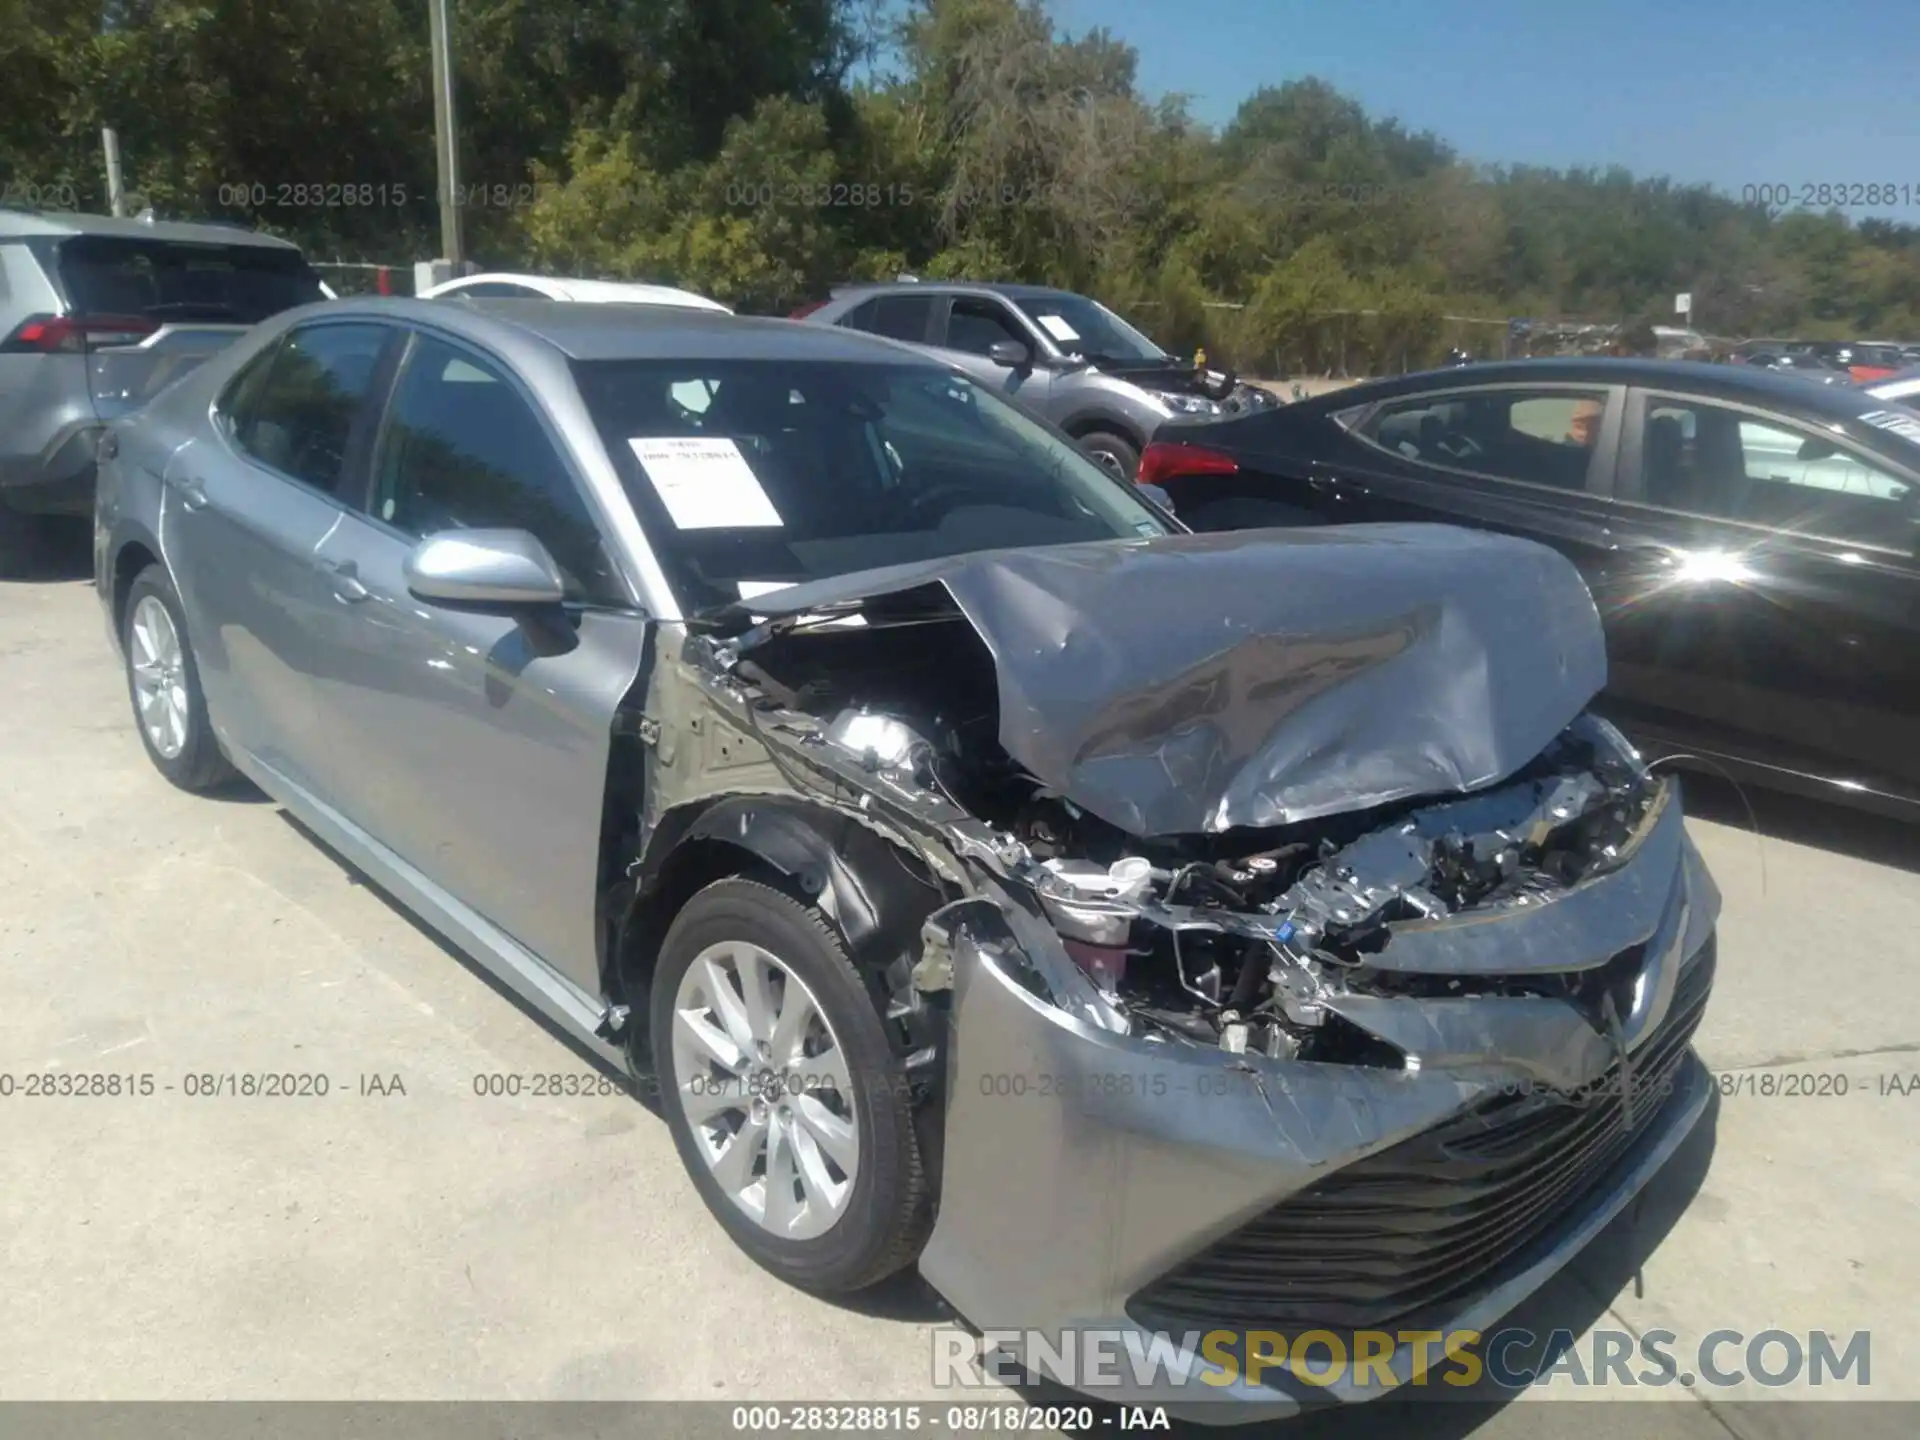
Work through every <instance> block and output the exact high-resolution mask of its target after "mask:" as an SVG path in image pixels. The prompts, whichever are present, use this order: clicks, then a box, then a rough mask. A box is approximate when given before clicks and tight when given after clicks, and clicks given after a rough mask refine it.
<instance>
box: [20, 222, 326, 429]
mask: <svg viewBox="0 0 1920 1440" xmlns="http://www.w3.org/2000/svg"><path fill="white" fill-rule="evenodd" d="M53 257H54V258H53V266H54V273H55V274H56V276H57V277H58V280H59V284H60V287H61V290H62V291H63V292H64V296H65V300H66V304H67V309H68V313H69V314H71V315H74V316H78V317H105V318H119V319H124V320H127V321H131V322H135V323H134V324H132V325H130V326H129V327H128V328H129V331H130V332H131V333H129V334H128V335H127V337H126V339H125V340H124V341H121V342H119V343H110V344H98V343H96V344H95V346H94V347H93V349H92V350H91V353H90V354H89V356H88V366H87V384H88V389H89V391H90V393H91V395H92V398H93V408H94V413H95V414H96V415H97V416H98V417H99V418H100V419H102V420H111V419H114V418H115V417H117V416H120V415H124V414H126V413H127V412H128V411H131V410H134V409H136V408H138V407H139V406H140V405H142V404H144V403H145V402H146V401H147V400H148V399H149V398H151V397H152V396H153V395H155V394H157V393H158V392H159V391H160V390H162V389H163V388H165V387H166V386H167V385H169V384H171V383H172V382H173V381H174V380H177V379H179V378H180V377H181V376H182V375H184V374H186V373H187V372H188V371H190V370H192V369H193V368H194V367H195V366H197V365H199V364H200V363H201V362H202V361H204V360H206V359H207V358H208V357H209V356H211V355H216V354H218V353H219V352H220V351H221V350H224V349H225V348H226V347H227V346H228V345H230V344H232V343H233V341H234V340H235V339H237V338H238V337H239V336H241V335H243V334H245V333H246V331H247V330H248V328H249V327H251V326H253V325H256V324H258V323H259V322H260V321H262V320H265V319H267V318H269V317H270V316H273V315H277V314H279V313H280V312H281V311H283V310H289V309H291V308H293V307H294V306H296V305H305V304H309V303H311V302H313V301H316V300H320V299H322V298H323V295H322V292H321V290H320V282H319V277H318V276H316V275H315V274H314V273H313V270H312V269H311V268H310V267H309V266H308V265H307V263H306V261H305V260H304V259H302V258H301V256H300V253H299V252H298V251H297V250H293V249H290V248H283V247H280V246H266V245H246V244H236V245H219V244H202V243H187V242H181V241H173V240H160V239H151V240H150V239H145V238H139V237H135V238H127V237H122V236H108V235H76V236H73V237H71V238H69V239H65V240H61V241H59V242H58V244H57V246H56V247H54V249H53Z"/></svg>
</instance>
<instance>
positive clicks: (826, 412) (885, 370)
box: [574, 360, 1167, 614]
mask: <svg viewBox="0 0 1920 1440" xmlns="http://www.w3.org/2000/svg"><path fill="white" fill-rule="evenodd" d="M574 375H575V378H576V380H577V382H578V384H579V386H580V392H581V395H582V396H583V398H584V399H585V400H586V403H587V408H588V410H589V411H590V412H591V413H592V415H593V419H594V423H595V424H596V425H597V426H598V427H599V429H600V434H601V437H602V438H603V439H604V440H605V442H606V446H607V450H608V452H609V453H610V454H611V455H612V456H613V458H614V463H615V464H616V465H617V466H618V467H619V470H620V475H621V479H622V480H623V481H624V483H625V485H626V489H627V493H628V495H629V496H630V497H631V499H632V501H633V505H634V508H635V510H636V511H637V512H638V513H639V516H640V520H641V523H642V525H644V526H645V528H646V531H647V535H648V538H649V539H650V540H651V541H652V544H653V548H654V553H655V554H656V556H657V557H658V558H659V561H660V564H661V567H662V569H664V570H665V572H666V576H667V580H668V583H669V584H670V585H672V587H673V589H674V591H675V593H676V594H677V596H678V597H679V600H680V604H681V608H682V611H683V612H684V613H686V614H697V613H699V612H701V611H704V610H710V609H714V608H716V607H719V606H722V605H727V604H731V603H733V602H735V601H738V600H742V599H748V598H751V597H752V596H753V595H755V594H759V593H763V592H764V591H767V590H770V589H776V588H778V587H780V586H782V585H791V584H797V583H800V582H802V581H808V580H824V579H827V578H829V577H831V576H836V575H845V574H850V573H852V572H853V571H856V570H869V569H874V568H876V567H879V566H884V565H899V564H906V563H909V562H912V561H916V560H929V559H934V558H937V557H940V556H947V555H959V554H964V553H967V552H969V551H974V550H993V549H1001V548H1006V547H1013V546H1025V545H1059V544H1069V543H1072V542H1075V541H1085V540H1112V539H1121V538H1127V537H1132V536H1138V535H1159V534H1163V533H1165V532H1166V529H1167V526H1166V525H1165V524H1164V523H1163V522H1162V521H1161V520H1160V519H1159V518H1158V516H1157V515H1156V514H1155V512H1154V511H1153V510H1151V509H1150V508H1148V507H1147V506H1146V505H1144V504H1143V503H1141V501H1140V500H1139V499H1138V498H1136V497H1135V496H1134V494H1133V492H1132V491H1131V490H1130V489H1129V488H1127V487H1126V486H1124V485H1122V484H1120V483H1119V482H1118V481H1116V480H1114V479H1112V478H1110V477H1109V476H1108V475H1107V473H1106V472H1105V471H1103V470H1102V469H1100V467H1099V466H1097V465H1095V464H1094V463H1093V462H1092V461H1090V460H1088V459H1087V458H1086V457H1085V456H1083V455H1081V454H1080V452H1079V451H1078V450H1077V449H1075V448H1074V447H1073V446H1072V445H1071V444H1068V443H1067V442H1065V441H1062V440H1060V439H1058V438H1057V437H1056V436H1055V435H1054V434H1053V433H1052V432H1051V431H1049V430H1048V429H1047V428H1046V427H1045V426H1043V425H1040V424H1038V423H1036V422H1035V421H1033V420H1031V419H1029V418H1027V416H1025V415H1024V414H1022V413H1021V412H1020V411H1019V410H1018V409H1016V408H1015V407H1013V406H1011V405H1009V404H1007V403H1006V402H1004V401H1002V400H999V399H997V398H995V397H994V396H993V395H992V394H991V393H989V392H987V391H985V390H982V389H981V388H980V387H979V386H976V385H975V384H974V383H973V382H972V381H970V380H968V379H966V378H965V377H963V376H960V375H954V374H949V373H947V372H946V371H944V370H940V369H937V368H933V367H930V366H926V365H873V364H859V363H851V364H850V363H844V362H842V363H822V362H818V361H809V362H807V363H804V364H802V363H797V362H793V361H767V360H734V361H715V360H671V361H663V360H599V361H582V362H576V364H575V365H574Z"/></svg>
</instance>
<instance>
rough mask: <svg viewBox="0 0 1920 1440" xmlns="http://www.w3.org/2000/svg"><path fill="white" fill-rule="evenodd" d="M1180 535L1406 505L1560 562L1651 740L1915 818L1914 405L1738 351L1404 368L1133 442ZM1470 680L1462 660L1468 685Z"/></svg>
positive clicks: (1640, 735)
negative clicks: (1583, 597)
mask: <svg viewBox="0 0 1920 1440" xmlns="http://www.w3.org/2000/svg"><path fill="white" fill-rule="evenodd" d="M1138 478H1139V481H1140V483H1141V484H1148V485H1153V486H1156V487H1158V489H1159V490H1161V491H1162V492H1164V493H1165V495H1166V496H1167V497H1168V498H1169V499H1170V500H1171V502H1172V504H1173V506H1174V508H1175V509H1176V510H1177V512H1178V513H1179V515H1180V518H1181V519H1183V520H1185V521H1186V522H1187V523H1189V524H1190V525H1193V526H1194V527H1195V528H1196V529H1203V530H1210V529H1237V528H1245V527H1258V526H1275V525H1313V524H1328V523H1353V522H1372V521H1406V520H1428V521H1441V522H1448V523H1453V524H1460V525H1470V526H1475V527H1479V528H1482V529H1489V530H1499V531H1504V532H1507V533H1509V534H1515V535H1524V536H1529V537H1531V538H1533V539H1536V540H1540V541H1542V542H1544V543H1546V544H1549V545H1552V546H1554V547H1556V548H1557V549H1559V550H1560V551H1562V552H1563V553H1564V554H1566V555H1567V556H1568V557H1569V558H1571V559H1572V560H1573V561H1574V563H1575V564H1577V565H1578V566H1579V567H1580V569H1581V571H1582V573H1584V574H1585V576H1586V578H1587V583H1588V586H1589V587H1590V588H1591V589H1592V591H1593V596H1594V600H1595V602H1596V603H1597V604H1598V605H1599V608H1600V612H1601V615H1602V617H1603V619H1604V620H1605V623H1606V627H1607V636H1608V653H1609V668H1610V683H1609V685H1608V688H1607V691H1606V695H1605V697H1604V704H1603V705H1602V707H1601V708H1602V709H1603V710H1604V711H1606V712H1607V713H1608V714H1609V715H1610V717H1611V718H1613V719H1614V720H1616V721H1617V722H1619V723H1620V724H1621V725H1622V726H1623V728H1625V729H1626V730H1628V732H1629V733H1631V734H1633V735H1634V736H1635V737H1636V738H1637V740H1638V742H1639V743H1640V744H1641V745H1642V746H1644V747H1645V748H1647V749H1648V750H1650V751H1653V752H1656V753H1662V754H1669V755H1673V756H1676V757H1679V756H1683V755H1684V756H1688V757H1692V760H1693V763H1697V764H1703V765H1705V766H1706V767H1707V768H1710V769H1714V770H1720V771H1723V772H1726V773H1731V774H1734V775H1736V776H1739V777H1740V778H1743V779H1752V780H1758V781H1760V782H1762V783H1767V784H1772V785H1776V786H1778V787H1780V788H1783V789H1794V790H1801V791H1805V792H1809V793H1814V794H1822V795H1829V796H1833V797H1835V798H1845V799H1849V800H1851V801H1853V802H1855V803H1859V804H1864V805H1868V806H1870V807H1872V808H1876V809H1882V810H1886V811H1889V812H1892V813H1897V814H1904V815H1906V816H1908V817H1911V818H1920V744H1916V743H1915V742H1916V739H1920V413H1916V412H1915V411H1913V410H1910V409H1907V408H1906V407H1905V406H1903V405H1901V404H1899V403H1896V402H1890V401H1887V400H1883V399H1880V398H1877V397H1875V396H1874V395H1872V394H1870V393H1867V392H1865V391H1863V390H1860V389H1856V388H1854V387H1851V386H1819V385H1808V384H1806V383H1805V382H1804V381H1802V380H1799V379H1796V378H1792V377H1790V376H1787V375H1780V374H1774V373H1770V372H1767V371H1763V370H1757V369H1752V368H1748V367H1745V366H1725V365H1703V364H1686V363H1662V362H1657V361H1648V360H1601V359H1568V360H1529V361H1520V362H1514V363H1505V364H1490V365H1474V366H1468V367H1464V368H1456V369H1448V370H1443V371H1435V372H1430V373H1427V374H1420V375H1407V376H1402V377H1398V378H1395V379H1391V380H1380V381H1373V382H1369V383H1366V384H1363V385H1356V386H1353V387H1350V388H1348V389H1344V390H1339V391H1335V392H1333V393H1331V394H1327V395H1322V396H1319V397H1317V398H1315V399H1312V400H1306V401H1301V402H1299V403H1296V404H1293V405H1288V406H1285V407H1283V408H1281V409H1278V410H1274V411H1269V412H1267V413H1265V414H1261V415H1255V416H1250V417H1247V418H1244V419H1234V420H1228V421H1216V422H1209V423H1195V424H1179V423H1170V424H1167V425H1164V426H1162V427H1161V429H1160V431H1159V434H1158V436H1157V437H1156V443H1154V444H1153V445H1151V446H1149V447H1148V449H1147V451H1146V454H1145V455H1144V456H1143V457H1142V460H1141V465H1140V473H1139V477H1138ZM1470 682H1471V677H1463V683H1470Z"/></svg>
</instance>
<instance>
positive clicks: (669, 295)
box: [420, 273, 733, 314]
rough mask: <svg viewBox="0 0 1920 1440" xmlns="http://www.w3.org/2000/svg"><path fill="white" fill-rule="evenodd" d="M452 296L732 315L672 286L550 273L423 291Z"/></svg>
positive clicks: (463, 280) (469, 279) (487, 277)
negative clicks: (661, 307) (674, 307)
mask: <svg viewBox="0 0 1920 1440" xmlns="http://www.w3.org/2000/svg"><path fill="white" fill-rule="evenodd" d="M450 295H466V296H470V297H472V298H473V299H475V300H573V301H578V302H580V303H582V304H587V305H679V306H682V307H685V308H687V309H692V310H718V311H720V312H722V313H723V314H732V313H733V312H732V311H731V310H729V309H728V308H727V307H726V306H725V305H722V304H721V303H720V302H719V301H717V300H709V299H707V297H706V296H704V295H696V294H694V293H693V291H691V290H677V289H675V288H674V287H673V286H671V285H644V284H640V283H637V282H630V281H625V280H571V279H556V278H553V277H551V276H547V275H505V274H495V273H489V274H484V275H463V276H461V277H460V278H459V279H458V280H448V281H446V282H445V283H444V284H440V285H435V286H434V287H433V288H432V289H429V290H422V291H421V292H420V298H421V299H423V300H438V299H442V298H444V297H446V296H450Z"/></svg>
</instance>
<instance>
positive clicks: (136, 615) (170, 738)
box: [127, 595, 190, 760]
mask: <svg viewBox="0 0 1920 1440" xmlns="http://www.w3.org/2000/svg"><path fill="white" fill-rule="evenodd" d="M128 642H129V644H128V655H127V663H128V664H129V666H130V667H131V668H132V671H133V698H134V704H135V706H136V707H137V708H138V710H139V712H140V725H141V728H143V729H144V730H145V731H146V732H147V743H148V744H150V745H152V746H153V749H154V753H155V754H157V755H159V756H160V757H161V758H162V759H163V760H172V759H174V758H176V757H177V756H178V755H179V754H180V752H181V751H182V750H184V749H186V747H187V719H188V716H189V714H190V711H189V708H188V701H187V674H186V657H185V655H184V654H183V653H182V650H181V646H180V632H179V631H178V630H176V629H175V628H174V624H173V616H172V615H171V614H169V613H168V611H167V607H166V606H165V605H163V604H161V603H160V601H159V599H158V598H156V597H155V596H152V595H142V596H141V597H140V600H139V603H138V604H136V605H135V606H134V607H133V620H132V623H131V624H130V625H129V626H128Z"/></svg>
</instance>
